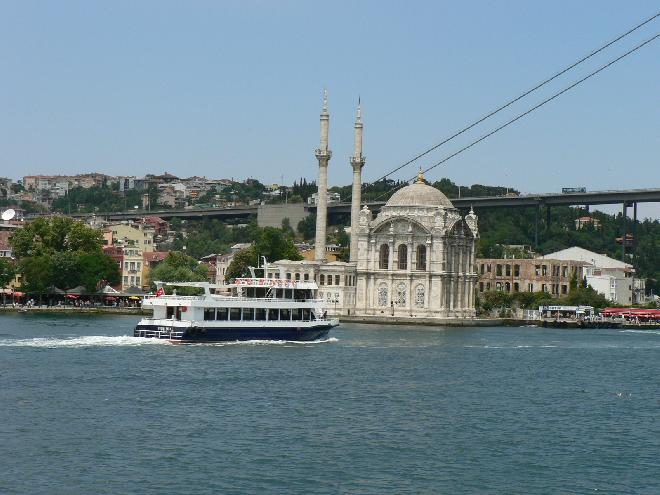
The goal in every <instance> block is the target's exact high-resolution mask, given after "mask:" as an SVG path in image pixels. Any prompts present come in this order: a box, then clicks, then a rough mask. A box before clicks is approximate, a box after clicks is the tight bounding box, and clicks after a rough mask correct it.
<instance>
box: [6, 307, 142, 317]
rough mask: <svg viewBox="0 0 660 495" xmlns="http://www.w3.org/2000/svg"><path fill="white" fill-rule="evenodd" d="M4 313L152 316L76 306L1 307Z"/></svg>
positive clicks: (133, 310)
mask: <svg viewBox="0 0 660 495" xmlns="http://www.w3.org/2000/svg"><path fill="white" fill-rule="evenodd" d="M2 313H19V314H31V313H39V314H47V313H52V314H67V315H144V314H150V313H151V311H149V310H143V309H142V308H111V307H105V306H102V307H91V308H84V307H83V308H79V307H75V306H32V307H30V308H28V307H25V306H17V307H13V306H6V307H3V306H0V314H2Z"/></svg>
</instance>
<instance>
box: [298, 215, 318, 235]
mask: <svg viewBox="0 0 660 495" xmlns="http://www.w3.org/2000/svg"><path fill="white" fill-rule="evenodd" d="M297 227H298V232H299V233H300V234H301V235H302V237H303V239H305V240H306V241H308V240H310V239H314V236H315V235H316V215H307V216H306V217H305V218H303V219H302V220H301V221H300V222H298V225H297Z"/></svg>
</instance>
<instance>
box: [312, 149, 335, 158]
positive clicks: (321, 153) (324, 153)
mask: <svg viewBox="0 0 660 495" xmlns="http://www.w3.org/2000/svg"><path fill="white" fill-rule="evenodd" d="M314 154H315V155H316V158H319V159H321V158H325V159H327V160H330V158H332V151H330V150H322V149H318V148H317V149H316V151H315V152H314Z"/></svg>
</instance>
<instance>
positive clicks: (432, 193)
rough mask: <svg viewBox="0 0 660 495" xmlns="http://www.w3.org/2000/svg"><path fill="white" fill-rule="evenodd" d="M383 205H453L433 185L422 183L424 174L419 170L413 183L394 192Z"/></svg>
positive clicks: (442, 206)
mask: <svg viewBox="0 0 660 495" xmlns="http://www.w3.org/2000/svg"><path fill="white" fill-rule="evenodd" d="M385 206H386V207H390V206H423V207H427V208H428V207H431V208H433V207H440V208H453V207H454V205H452V204H451V201H449V199H448V198H447V196H445V195H444V194H442V193H441V192H440V191H439V190H438V189H436V188H435V187H432V186H429V185H427V184H425V183H424V176H423V175H422V172H421V171H420V173H419V175H417V181H416V182H415V183H414V184H410V185H409V186H406V187H404V188H403V189H399V190H398V191H397V192H395V193H394V194H393V195H392V197H391V198H390V199H389V200H388V201H387V203H385Z"/></svg>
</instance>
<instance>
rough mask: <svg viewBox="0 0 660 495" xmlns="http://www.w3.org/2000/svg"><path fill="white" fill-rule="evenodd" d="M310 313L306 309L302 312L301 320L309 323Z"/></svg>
mask: <svg viewBox="0 0 660 495" xmlns="http://www.w3.org/2000/svg"><path fill="white" fill-rule="evenodd" d="M311 313H312V311H311V310H309V309H306V308H303V310H302V319H303V320H304V321H309V319H310V316H311Z"/></svg>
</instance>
